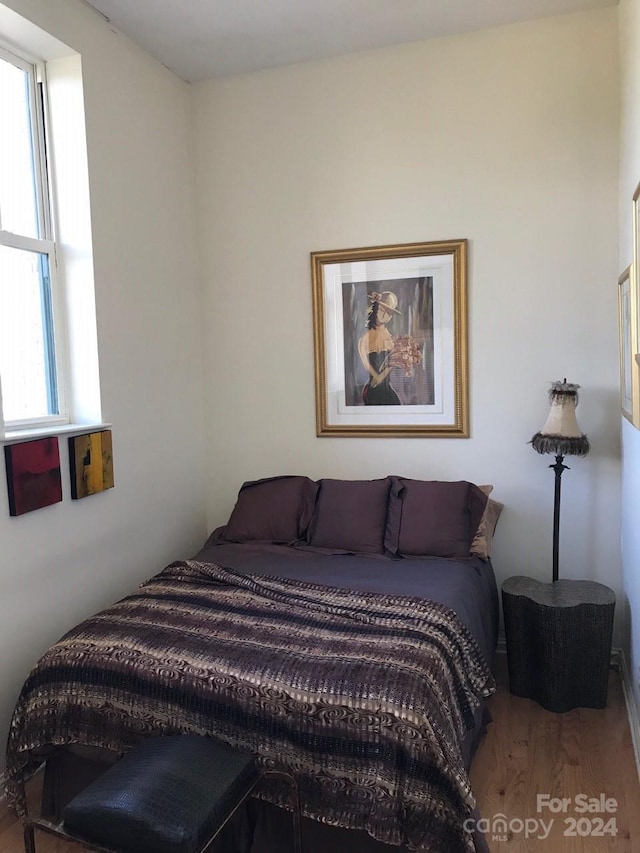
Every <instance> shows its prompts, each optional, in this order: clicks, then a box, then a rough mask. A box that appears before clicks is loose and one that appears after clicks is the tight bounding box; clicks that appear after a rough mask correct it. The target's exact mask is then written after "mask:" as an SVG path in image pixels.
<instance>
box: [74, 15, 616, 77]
mask: <svg viewBox="0 0 640 853" xmlns="http://www.w3.org/2000/svg"><path fill="white" fill-rule="evenodd" d="M85 2H87V3H89V5H91V6H93V7H94V8H95V9H97V10H98V11H100V12H101V13H102V14H103V15H104V16H105V17H106V18H107V19H108V20H109V21H110V22H111V23H112V24H113V25H114V26H115V27H116V28H117V29H118V30H120V31H122V32H123V33H126V34H127V35H128V36H130V38H132V39H133V40H134V41H135V42H137V43H138V44H139V45H140V46H141V47H143V48H144V49H145V50H146V51H147V52H148V53H150V54H151V55H152V56H154V57H155V58H156V59H158V60H160V62H162V63H163V64H164V65H166V66H167V67H168V68H170V69H171V70H172V71H175V73H176V74H178V75H179V76H180V77H182V78H183V79H184V80H188V81H191V82H195V81H197V80H205V79H208V78H211V77H221V76H227V75H230V74H241V73H244V72H248V71H258V70H261V69H264V68H274V67H276V66H279V65H290V64H292V63H295V62H305V61H308V60H312V59H321V58H325V57H329V56H338V55H341V54H345V53H354V52H357V51H361V50H371V49H373V48H378V47H384V46H387V45H394V44H402V43H405V42H412V41H421V40H423V39H429V38H437V37H439V36H448V35H454V34H457V33H465V32H470V31H472V30H479V29H483V28H484V27H496V26H501V25H503V24H511V23H515V22H517V21H526V20H532V19H534V18H542V17H547V16H551V15H562V14H566V13H569V12H577V11H580V10H583V9H596V8H600V7H603V6H613V5H616V4H617V0H85Z"/></svg>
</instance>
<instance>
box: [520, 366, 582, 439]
mask: <svg viewBox="0 0 640 853" xmlns="http://www.w3.org/2000/svg"><path fill="white" fill-rule="evenodd" d="M579 387H580V386H579V385H574V384H573V383H572V382H567V380H566V379H565V380H564V381H563V382H552V383H551V390H550V391H549V402H550V403H551V409H550V411H549V417H548V418H547V421H546V423H545V425H544V426H543V427H542V429H541V430H540V432H537V433H536V434H535V435H534V436H533V438H532V439H531V444H532V445H533V449H534V450H537V451H538V453H556V454H558V453H559V454H562V455H563V456H586V455H587V453H588V452H589V450H590V449H591V445H590V444H589V439H588V438H587V436H586V435H585V434H584V433H583V432H582V431H581V429H580V427H579V426H578V421H577V419H576V406H577V405H578V400H579V397H578V388H579Z"/></svg>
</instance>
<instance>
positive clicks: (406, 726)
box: [7, 561, 494, 853]
mask: <svg viewBox="0 0 640 853" xmlns="http://www.w3.org/2000/svg"><path fill="white" fill-rule="evenodd" d="M493 690H494V685H493V680H492V677H491V674H490V672H489V670H488V667H487V664H486V662H485V661H484V659H483V657H482V654H481V653H480V651H479V649H478V647H477V645H476V643H475V641H474V639H473V638H472V637H471V635H470V634H469V632H468V631H467V629H466V628H465V627H464V626H463V625H462V624H461V623H460V622H459V621H458V619H457V618H456V616H455V614H454V613H453V612H452V611H450V610H448V609H447V608H445V607H443V606H442V605H439V604H435V603H433V602H429V601H426V600H424V599H419V598H406V597H391V596H384V595H379V594H375V593H359V592H358V593H355V592H353V591H349V590H345V589H337V588H333V587H325V586H319V585H314V584H310V583H303V582H298V581H292V580H283V579H278V578H273V577H259V576H256V575H247V574H243V573H241V572H237V571H234V570H232V569H226V568H221V567H219V566H216V565H213V564H209V563H200V562H196V561H188V562H179V563H173V564H172V565H170V566H168V567H167V568H166V569H165V570H164V571H163V572H161V573H160V574H159V575H157V576H156V577H154V578H152V579H151V580H150V581H148V582H147V583H145V584H143V585H142V586H141V587H140V588H139V589H138V590H137V592H136V593H135V594H133V595H131V596H129V597H127V598H125V599H123V600H122V601H120V602H118V603H117V604H115V605H114V606H112V607H110V608H109V609H107V610H104V611H102V612H101V613H98V614H97V615H96V616H94V617H92V618H91V619H88V620H86V621H85V622H83V623H82V624H80V625H79V626H78V627H76V628H75V629H73V630H72V631H70V632H69V633H68V634H67V635H66V636H65V637H63V638H62V639H61V640H60V641H59V642H58V643H56V645H54V646H53V647H52V648H51V649H50V650H49V651H48V652H47V653H46V654H45V655H44V656H43V658H42V659H41V660H40V661H39V663H38V664H37V666H36V667H35V668H34V670H33V671H32V672H31V674H30V676H29V678H28V679H27V681H26V683H25V685H24V687H23V689H22V692H21V694H20V697H19V700H18V703H17V706H16V710H15V713H14V717H13V721H12V724H11V730H10V734H9V742H8V751H7V793H8V796H9V802H10V804H11V805H12V806H13V809H14V811H16V813H17V814H18V815H20V816H24V815H25V803H24V790H23V785H22V782H23V779H24V775H25V773H26V772H27V771H28V770H29V769H31V768H32V767H33V766H34V763H37V753H38V750H42V748H44V747H47V746H48V745H51V744H53V745H65V744H71V743H77V744H84V745H88V746H97V747H102V748H106V749H110V750H113V751H115V752H117V753H122V752H124V751H125V750H127V749H128V748H130V747H132V746H133V745H135V744H136V743H137V742H138V741H139V740H140V739H141V738H144V737H147V736H151V735H161V734H173V733H177V732H195V733H199V734H214V735H216V736H218V737H221V738H222V739H224V740H226V741H228V742H232V743H236V744H238V745H242V746H244V747H247V748H248V749H250V750H253V751H254V752H256V753H257V754H258V755H259V756H260V760H261V762H262V763H263V764H264V765H265V766H286V767H288V768H290V769H292V770H293V771H294V772H295V774H296V776H297V778H298V782H299V786H300V795H301V800H302V807H303V812H304V814H305V815H307V816H308V817H311V818H315V819H317V820H321V821H325V822H327V823H330V824H334V825H337V826H342V827H347V828H355V829H364V830H366V831H367V832H368V833H369V834H370V835H372V836H373V837H374V838H377V839H379V840H380V841H384V842H386V843H388V844H395V845H406V846H407V847H408V848H409V849H412V850H419V851H442V850H447V851H448V853H456V851H463V850H473V849H474V847H473V841H472V838H471V836H470V834H469V833H467V832H466V831H465V830H464V829H463V823H464V820H465V818H467V817H469V815H470V813H471V810H472V808H473V807H474V805H475V803H474V798H473V794H472V791H471V788H470V785H469V780H468V777H467V774H466V771H465V769H464V765H463V761H462V757H461V749H460V744H461V741H462V739H463V737H464V734H465V732H466V731H467V729H469V728H471V727H472V724H473V720H472V717H473V711H474V709H475V708H476V707H477V706H478V703H479V701H480V698H481V697H486V696H488V695H490V694H491V693H492V692H493ZM261 796H262V797H263V798H264V799H267V800H270V801H271V802H275V803H276V804H278V805H284V804H285V803H286V799H287V791H286V787H284V788H282V789H279V788H278V787H277V786H274V785H273V783H272V782H270V783H269V787H268V788H265V789H264V790H263V791H261Z"/></svg>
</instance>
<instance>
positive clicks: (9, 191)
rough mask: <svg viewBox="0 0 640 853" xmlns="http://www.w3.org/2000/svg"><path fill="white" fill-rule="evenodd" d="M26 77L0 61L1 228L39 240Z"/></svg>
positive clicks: (28, 83)
mask: <svg viewBox="0 0 640 853" xmlns="http://www.w3.org/2000/svg"><path fill="white" fill-rule="evenodd" d="M30 89H31V81H30V77H29V73H28V72H27V71H25V70H24V69H22V68H17V67H16V66H15V65H12V64H11V63H9V62H6V61H5V60H4V59H0V119H1V120H0V216H1V217H2V218H1V219H0V227H1V228H2V229H3V230H4V231H12V232H13V233H14V234H24V235H25V236H26V237H42V236H43V235H42V234H41V233H40V228H39V223H38V213H37V211H38V204H37V195H36V180H35V173H36V168H35V162H34V141H33V133H32V127H31V94H30Z"/></svg>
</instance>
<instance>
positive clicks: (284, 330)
mask: <svg viewBox="0 0 640 853" xmlns="http://www.w3.org/2000/svg"><path fill="white" fill-rule="evenodd" d="M617 51H618V43H617V9H615V8H609V9H605V10H601V11H596V12H587V13H581V14H576V15H568V16H564V17H559V18H555V19H547V20H542V21H536V22H533V23H527V24H522V25H516V26H510V27H505V28H500V29H495V30H487V31H483V32H479V33H474V34H471V35H465V36H460V37H456V38H447V39H441V40H436V41H430V42H424V43H418V44H411V45H406V46H401V47H394V48H391V49H385V50H380V51H374V52H369V53H363V54H358V55H351V56H347V57H342V58H338V59H331V60H328V61H325V62H312V63H308V64H304V65H297V66H292V67H288V68H283V69H277V70H270V71H266V72H261V73H257V74H251V75H245V76H240V77H233V78H229V79H225V80H220V81H208V82H205V83H201V84H197V85H196V86H194V87H193V107H194V121H195V129H196V132H195V140H196V167H197V187H198V195H197V201H198V222H199V227H200V238H201V246H202V255H203V270H204V284H205V288H206V293H205V314H204V322H205V326H206V365H207V368H208V371H209V379H208V394H209V396H208V418H209V424H210V430H209V442H208V455H207V458H206V464H207V483H208V486H209V499H208V506H209V524H210V526H213V525H214V524H218V523H223V522H224V521H225V520H226V518H227V517H228V513H229V511H230V509H231V507H232V506H233V501H234V498H235V495H236V492H237V490H238V487H239V485H240V484H241V482H242V481H243V480H245V479H253V478H256V477H260V476H265V475H269V474H276V473H283V472H294V473H298V472H300V473H305V474H309V475H310V476H312V477H322V476H329V477H344V478H350V477H362V478H369V477H378V476H383V475H385V474H388V473H398V474H404V475H407V476H413V477H419V478H443V479H458V478H466V479H470V480H474V481H476V482H479V483H480V482H493V483H494V484H495V487H496V489H495V496H496V497H497V498H498V499H499V500H502V501H503V502H504V503H505V504H506V509H505V511H504V514H503V517H502V520H501V521H500V526H499V529H498V534H497V540H496V546H495V555H494V556H495V559H494V564H495V568H496V572H497V575H498V578H499V580H502V579H504V578H505V577H507V576H509V575H513V574H529V575H532V576H534V577H538V578H540V579H543V580H549V579H550V577H551V528H552V506H553V474H552V472H551V471H549V470H548V468H547V465H548V464H549V463H550V462H552V461H553V459H552V458H550V457H540V456H538V455H537V454H535V453H534V452H533V451H532V450H531V448H530V447H528V446H527V442H528V441H529V439H530V438H531V436H532V435H533V433H535V432H536V431H537V430H538V429H540V427H541V426H542V425H543V423H544V421H545V419H546V416H547V413H548V402H547V390H548V383H549V382H550V381H551V380H554V379H561V378H563V377H565V376H566V377H567V378H568V379H569V380H571V381H575V382H579V383H580V384H581V385H582V386H583V391H582V400H581V404H580V407H579V410H578V415H579V422H580V424H581V425H582V428H583V429H584V430H585V431H586V432H587V433H588V434H589V436H590V438H591V440H592V443H593V452H592V453H591V455H590V456H589V457H587V458H586V459H574V460H567V461H568V464H569V465H570V467H571V471H569V472H566V473H565V475H564V481H563V505H562V525H561V567H560V570H561V575H562V576H565V577H577V578H591V579H597V580H601V581H604V582H605V583H607V584H610V585H611V586H612V587H613V588H614V589H615V590H616V592H618V593H619V591H620V460H619V455H620V450H619V407H618V348H617V319H616V301H615V300H616V281H617V275H618V263H617V250H616V246H617V217H616V210H617V188H618V121H619V114H618V53H617ZM459 237H466V238H468V239H469V240H470V281H469V296H470V308H469V318H470V387H471V430H472V437H471V438H470V439H469V440H462V439H415V438H412V439H370V438H369V439H349V438H347V439H339V438H316V437H315V420H314V384H313V383H314V380H313V376H314V371H313V340H312V309H311V285H310V270H309V253H310V252H311V251H314V250H326V249H340V248H349V247H356V246H373V245H381V244H387V243H402V242H411V241H421V240H438V239H445V238H459Z"/></svg>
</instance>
